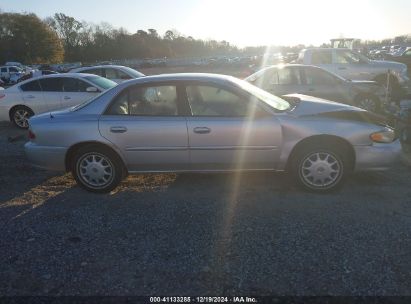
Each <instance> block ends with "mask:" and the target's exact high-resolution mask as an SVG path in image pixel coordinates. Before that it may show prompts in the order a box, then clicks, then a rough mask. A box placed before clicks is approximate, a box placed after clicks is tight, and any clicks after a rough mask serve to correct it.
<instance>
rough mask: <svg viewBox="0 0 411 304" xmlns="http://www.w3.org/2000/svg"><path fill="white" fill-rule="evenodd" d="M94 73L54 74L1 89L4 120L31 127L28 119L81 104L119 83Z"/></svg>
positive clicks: (1, 118)
mask: <svg viewBox="0 0 411 304" xmlns="http://www.w3.org/2000/svg"><path fill="white" fill-rule="evenodd" d="M116 85H117V83H115V82H113V81H111V80H108V79H106V78H103V77H99V76H96V75H92V74H75V73H73V74H72V73H67V74H52V75H46V76H42V77H37V78H31V79H29V80H26V81H23V82H21V83H18V84H16V85H14V86H12V87H10V88H8V89H6V90H1V91H0V121H11V122H13V123H14V124H15V125H16V126H17V127H19V128H22V129H25V128H27V127H28V119H29V118H30V117H31V116H33V115H35V114H40V113H44V112H48V111H54V110H58V109H63V108H67V107H71V106H75V105H78V104H80V103H83V102H84V101H86V100H88V99H90V98H92V97H94V96H96V95H98V94H100V93H101V92H103V91H105V90H107V89H110V88H112V87H114V86H116Z"/></svg>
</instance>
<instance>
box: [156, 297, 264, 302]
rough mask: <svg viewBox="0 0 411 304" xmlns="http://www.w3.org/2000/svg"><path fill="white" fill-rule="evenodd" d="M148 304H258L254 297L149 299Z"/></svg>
mask: <svg viewBox="0 0 411 304" xmlns="http://www.w3.org/2000/svg"><path fill="white" fill-rule="evenodd" d="M150 303H258V301H257V299H256V298H254V297H150Z"/></svg>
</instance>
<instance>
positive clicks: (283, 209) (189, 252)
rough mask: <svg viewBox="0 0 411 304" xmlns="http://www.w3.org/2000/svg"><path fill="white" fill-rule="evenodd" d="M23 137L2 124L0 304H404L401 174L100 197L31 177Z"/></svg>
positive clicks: (410, 192)
mask: <svg viewBox="0 0 411 304" xmlns="http://www.w3.org/2000/svg"><path fill="white" fill-rule="evenodd" d="M24 134H25V132H21V131H18V130H16V129H14V128H12V127H9V126H8V125H4V124H3V125H0V155H1V165H0V169H1V170H0V187H1V191H0V225H1V237H0V259H1V261H2V263H1V265H2V266H1V267H0V294H1V295H7V296H12V295H176V296H183V295H411V259H410V255H411V187H410V185H411V181H410V178H409V177H410V167H409V166H408V165H406V164H405V163H404V164H399V165H398V166H396V167H394V168H393V169H392V170H390V171H388V172H385V173H367V174H365V173H362V174H356V175H354V176H352V178H350V180H349V181H348V182H347V184H346V185H345V187H344V188H343V189H342V190H341V191H340V192H339V193H336V194H329V195H316V194H311V193H306V192H303V191H301V190H299V189H297V188H295V187H294V186H293V185H292V184H291V183H290V182H288V180H287V179H286V178H285V177H286V176H285V175H284V174H268V173H265V174H261V173H259V174H243V175H241V176H236V175H233V174H225V175H217V174H208V175H205V174H199V175H195V174H181V175H174V174H158V175H145V176H143V175H137V176H131V177H129V178H128V179H127V180H126V181H124V182H123V183H122V185H121V187H119V188H118V189H117V190H116V191H115V192H113V193H110V194H109V195H98V194H92V193H88V192H85V191H83V190H81V189H80V188H78V187H77V186H76V185H75V183H74V180H73V179H72V178H71V176H70V175H68V174H64V175H62V174H55V173H50V172H44V171H40V170H36V169H32V168H31V167H30V165H29V164H28V162H27V160H26V159H25V157H24V153H23V144H24V141H25V138H22V137H21V138H19V137H18V136H19V135H23V136H24ZM9 136H12V137H14V138H15V137H16V136H17V139H16V140H15V141H14V142H9V141H8V140H7V138H8V137H9Z"/></svg>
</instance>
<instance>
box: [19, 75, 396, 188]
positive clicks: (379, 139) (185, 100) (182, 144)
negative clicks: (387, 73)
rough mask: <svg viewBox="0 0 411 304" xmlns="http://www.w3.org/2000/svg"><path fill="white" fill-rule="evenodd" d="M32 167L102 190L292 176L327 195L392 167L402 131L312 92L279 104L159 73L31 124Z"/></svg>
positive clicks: (256, 93) (234, 83)
mask: <svg viewBox="0 0 411 304" xmlns="http://www.w3.org/2000/svg"><path fill="white" fill-rule="evenodd" d="M29 124H30V129H29V138H30V141H29V142H28V143H27V144H26V145H25V150H26V154H27V156H28V158H29V159H30V160H31V162H32V163H33V164H34V165H35V166H37V167H41V168H45V169H49V170H64V171H71V172H72V174H73V176H74V178H75V179H76V181H77V183H78V184H79V185H80V186H81V187H83V188H85V189H87V190H89V191H94V192H108V191H111V190H113V189H114V188H115V187H116V186H117V185H118V184H119V183H120V181H121V180H122V179H123V178H124V177H125V176H126V175H127V174H128V173H142V172H217V171H218V172H226V171H238V170H271V171H288V172H289V173H290V174H292V175H293V176H294V177H295V180H296V181H297V182H298V184H300V185H301V186H303V187H305V188H306V189H309V190H312V191H319V192H325V191H330V190H334V189H336V188H338V187H339V186H341V185H342V183H343V182H344V180H345V179H346V177H347V176H349V174H350V173H351V172H353V171H354V170H382V169H386V168H388V167H389V166H390V165H391V164H392V163H393V162H394V161H395V160H396V159H398V157H399V154H400V152H401V146H400V144H399V141H398V140H397V139H396V138H395V135H394V130H393V129H391V128H390V127H389V126H387V125H385V124H384V123H383V121H381V119H380V118H379V117H378V116H376V115H375V114H372V113H369V112H367V111H365V110H362V109H359V108H356V107H353V106H349V105H344V104H339V103H334V102H330V101H326V100H322V99H318V98H314V97H309V96H305V95H296V94H294V95H288V96H285V97H283V98H279V97H276V96H274V95H271V94H269V93H267V92H266V91H263V90H261V89H259V88H257V87H255V86H253V85H252V84H249V83H247V82H245V81H242V80H239V79H236V78H233V77H229V76H222V75H213V74H174V75H159V76H149V77H144V78H140V79H136V80H131V81H127V82H125V83H122V84H120V85H118V86H116V87H114V88H112V89H110V90H108V91H106V92H105V93H103V94H102V95H99V96H97V97H96V98H94V99H92V100H90V101H88V102H86V103H83V104H81V105H79V106H75V107H73V108H70V109H66V110H63V111H57V112H51V113H45V114H42V115H38V116H34V117H32V118H31V119H30V122H29Z"/></svg>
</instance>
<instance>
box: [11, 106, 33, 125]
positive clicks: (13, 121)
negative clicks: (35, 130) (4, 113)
mask: <svg viewBox="0 0 411 304" xmlns="http://www.w3.org/2000/svg"><path fill="white" fill-rule="evenodd" d="M19 110H26V111H27V112H29V113H30V116H29V118H30V117H32V116H33V115H34V112H33V110H32V109H30V108H29V107H26V106H18V107H15V108H14V109H13V111H12V112H11V115H10V118H11V121H12V123H13V124H14V125H15V126H16V127H17V128H19V129H23V130H25V129H28V127H27V128H23V127H20V126H19V125H18V124H17V123H16V121H15V120H14V115H15V114H16V112H17V111H19Z"/></svg>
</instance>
